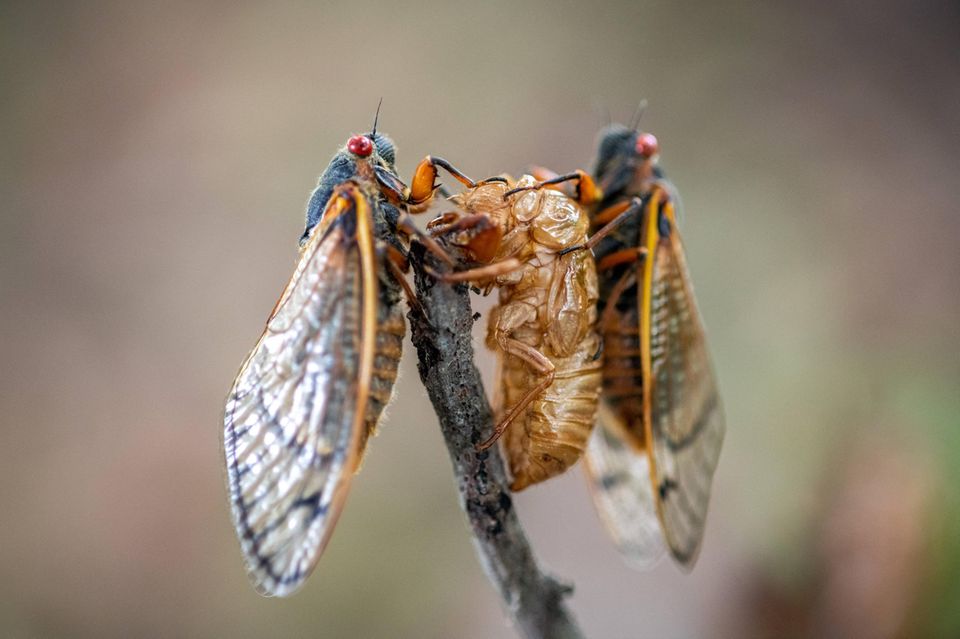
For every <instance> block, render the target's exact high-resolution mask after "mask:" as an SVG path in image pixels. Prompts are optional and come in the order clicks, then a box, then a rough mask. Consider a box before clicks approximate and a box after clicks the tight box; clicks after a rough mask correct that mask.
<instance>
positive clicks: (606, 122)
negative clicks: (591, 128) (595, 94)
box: [593, 98, 613, 126]
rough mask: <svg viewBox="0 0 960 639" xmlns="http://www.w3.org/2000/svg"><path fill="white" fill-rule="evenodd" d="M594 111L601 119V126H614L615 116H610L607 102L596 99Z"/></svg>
mask: <svg viewBox="0 0 960 639" xmlns="http://www.w3.org/2000/svg"><path fill="white" fill-rule="evenodd" d="M593 111H594V113H596V114H597V117H599V118H600V119H601V126H610V125H611V124H613V116H612V115H610V106H609V105H608V104H607V102H606V100H602V99H600V98H596V99H594V101H593Z"/></svg>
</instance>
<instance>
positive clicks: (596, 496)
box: [585, 403, 667, 569]
mask: <svg viewBox="0 0 960 639" xmlns="http://www.w3.org/2000/svg"><path fill="white" fill-rule="evenodd" d="M597 421H598V422H599V423H598V424H597V427H596V428H594V429H593V434H592V435H591V436H590V441H589V443H588V445H587V454H586V456H585V460H586V465H585V468H586V471H587V479H588V481H589V482H590V493H591V495H592V496H593V503H594V505H595V506H596V509H597V512H598V513H599V515H600V519H601V521H603V523H604V526H606V529H607V531H608V532H609V533H610V536H611V537H612V538H613V541H614V543H615V544H616V546H617V549H618V550H619V551H620V552H621V553H622V554H623V556H624V557H625V558H626V559H627V561H629V562H630V563H631V564H632V565H633V566H634V567H636V568H639V569H647V568H650V567H652V566H653V565H654V564H656V563H657V562H658V561H659V560H660V559H661V558H662V557H663V556H664V555H665V554H666V552H667V547H666V544H665V543H664V539H663V533H662V532H661V528H660V519H659V518H658V517H657V505H656V497H655V495H654V490H653V483H652V482H651V481H650V458H649V457H648V456H647V455H646V454H644V453H643V452H640V451H637V450H636V449H635V448H634V447H633V446H632V445H631V444H629V443H628V441H627V440H626V439H625V438H624V436H623V426H622V425H618V422H617V417H616V416H615V415H614V413H613V411H611V410H610V409H609V408H608V407H606V406H604V405H603V404H602V403H601V407H600V411H599V414H598V420H597Z"/></svg>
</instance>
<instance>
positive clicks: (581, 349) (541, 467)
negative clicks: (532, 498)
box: [501, 330, 601, 490]
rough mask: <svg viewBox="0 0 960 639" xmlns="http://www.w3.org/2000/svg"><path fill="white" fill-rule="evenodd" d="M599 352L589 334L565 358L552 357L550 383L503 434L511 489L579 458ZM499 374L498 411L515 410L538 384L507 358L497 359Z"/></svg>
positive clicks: (593, 404) (595, 389) (596, 386)
mask: <svg viewBox="0 0 960 639" xmlns="http://www.w3.org/2000/svg"><path fill="white" fill-rule="evenodd" d="M599 348H600V339H599V337H598V336H597V334H596V333H595V332H594V331H592V330H591V331H590V332H589V333H588V335H587V336H586V337H585V338H584V339H583V340H582V341H581V342H580V345H579V346H578V347H577V349H576V350H575V351H574V352H573V353H572V354H571V355H570V356H568V357H564V358H553V357H551V361H553V364H554V366H556V371H555V374H554V380H553V383H552V384H551V385H550V386H548V387H547V388H546V390H544V391H543V393H541V394H540V396H539V397H538V398H537V399H536V400H534V401H533V403H531V404H530V406H529V407H528V408H527V409H526V411H524V413H523V414H521V415H520V416H519V417H518V418H517V419H516V421H514V423H513V424H511V425H510V427H509V428H508V429H507V432H506V433H505V434H504V448H505V450H506V453H507V458H508V460H509V462H510V468H511V470H512V472H513V476H514V480H513V484H512V486H511V488H512V489H513V490H520V489H522V488H525V487H527V486H529V485H531V484H535V483H538V482H541V481H544V480H545V479H549V478H550V477H553V476H555V475H559V474H560V473H562V472H563V471H565V470H566V469H567V468H569V467H570V466H572V465H573V464H574V463H576V461H577V460H578V459H580V456H581V455H582V454H583V452H584V450H585V449H586V446H587V439H588V438H589V436H590V432H591V430H592V429H593V421H594V418H595V417H596V413H597V398H598V395H599V390H600V383H601V375H600V369H601V362H600V360H599V359H595V356H596V355H597V353H598V350H599ZM545 354H546V355H547V356H548V357H549V356H550V353H549V352H545ZM501 374H502V377H501V380H502V382H501V383H502V390H501V392H502V397H503V400H504V401H503V403H502V404H501V410H503V409H509V408H510V407H512V406H515V405H516V404H517V403H518V402H519V401H520V399H521V398H522V397H523V396H524V394H526V392H527V391H529V390H530V388H532V387H533V386H534V385H535V384H536V382H537V381H538V379H539V376H538V375H537V374H536V373H533V372H532V371H531V370H530V367H529V366H528V365H527V364H526V363H524V362H523V361H521V360H520V359H518V358H516V357H514V356H510V355H502V356H501Z"/></svg>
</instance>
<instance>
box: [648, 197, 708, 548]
mask: <svg viewBox="0 0 960 639" xmlns="http://www.w3.org/2000/svg"><path fill="white" fill-rule="evenodd" d="M654 204H656V202H654ZM657 210H658V209H657V207H656V206H651V209H650V211H649V212H648V218H649V219H648V220H646V221H645V222H646V229H645V235H646V245H647V249H648V253H647V255H648V256H650V258H649V259H648V261H647V263H646V264H645V272H644V286H643V287H641V292H640V295H641V300H640V302H641V310H642V314H641V332H642V334H643V339H642V345H643V347H644V350H645V351H646V352H645V353H644V357H643V360H644V362H643V364H644V368H645V369H646V370H645V371H644V379H645V380H649V383H648V384H647V388H645V391H644V392H645V395H646V398H645V400H646V401H645V402H644V403H645V406H646V407H647V410H648V411H649V412H648V414H647V415H645V423H646V428H647V441H648V442H650V444H648V445H651V444H652V451H651V452H652V455H651V462H652V465H653V473H652V477H653V479H654V488H655V490H656V491H657V510H658V514H659V516H660V519H661V521H662V523H663V528H664V534H665V536H666V539H667V543H668V544H669V546H670V549H671V551H672V552H673V555H674V556H675V557H676V559H677V560H678V561H679V562H680V563H681V564H684V565H687V566H692V565H693V563H694V562H695V561H696V557H697V553H698V552H699V549H700V543H701V541H702V538H703V529H704V523H705V519H706V515H707V507H708V505H709V502H710V486H711V483H712V480H713V473H714V470H715V469H716V466H717V460H718V458H719V455H720V448H721V444H722V442H723V436H724V431H725V424H724V418H723V409H722V406H721V404H720V399H719V395H718V392H717V386H716V380H715V378H714V374H713V368H712V365H711V362H710V356H709V352H708V350H707V343H706V335H705V332H704V327H703V321H702V319H701V318H700V313H699V311H698V309H697V306H696V301H695V299H694V296H693V289H692V287H691V284H690V278H689V275H688V273H687V267H686V261H685V259H684V254H683V246H682V244H681V241H680V237H679V234H678V233H677V231H676V226H675V224H674V218H673V209H672V206H671V204H670V203H667V204H665V205H664V208H663V209H661V213H660V215H657V214H656V211H657ZM662 216H665V218H666V221H664V217H662ZM661 231H663V232H664V233H663V234H661Z"/></svg>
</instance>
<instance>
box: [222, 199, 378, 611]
mask: <svg viewBox="0 0 960 639" xmlns="http://www.w3.org/2000/svg"><path fill="white" fill-rule="evenodd" d="M370 224H371V222H370V210H369V204H368V203H367V201H366V199H365V198H364V197H363V195H362V194H361V193H360V192H359V190H358V189H357V188H356V187H355V186H354V185H352V184H348V185H345V186H342V187H340V188H339V189H338V190H337V191H335V192H334V195H333V196H332V197H331V200H330V203H329V204H328V206H327V209H326V212H325V214H324V218H323V220H322V221H321V222H320V223H319V224H318V225H317V227H316V228H315V230H314V232H313V234H312V235H311V236H310V239H309V241H308V242H307V244H306V245H305V246H304V248H303V250H302V252H301V258H300V262H299V264H298V265H297V268H296V271H295V272H294V275H293V277H292V278H291V280H290V283H289V284H288V285H287V288H286V290H285V291H284V293H283V295H282V296H281V298H280V301H279V302H277V306H276V308H275V309H274V311H273V314H272V315H271V317H270V319H269V321H268V323H267V327H266V329H265V330H264V332H263V335H262V336H261V338H260V341H259V342H258V343H257V345H256V347H255V348H254V349H253V351H252V352H251V353H250V355H249V356H248V357H247V360H246V362H245V363H244V364H243V367H242V368H241V370H240V373H239V374H238V375H237V378H236V381H235V382H234V385H233V389H232V390H231V391H230V395H229V396H228V398H227V404H226V409H225V413H224V428H223V449H224V454H225V458H226V471H227V484H228V490H229V494H230V502H231V510H232V515H233V522H234V525H235V527H236V531H237V535H238V537H239V538H240V544H241V547H242V549H243V554H244V557H245V559H246V564H247V569H248V571H249V574H250V578H251V580H252V581H253V582H254V585H255V586H256V588H257V590H258V591H260V592H261V593H262V594H265V595H278V596H283V595H289V594H291V593H292V592H294V591H295V590H297V589H298V588H299V587H300V586H301V585H302V583H303V580H304V579H305V578H306V577H307V576H308V575H309V573H310V572H311V570H312V569H313V567H314V565H315V564H316V562H317V559H318V558H319V556H320V554H321V553H322V552H323V548H324V546H325V545H326V543H327V540H328V538H329V536H330V533H331V532H332V530H333V527H334V524H336V521H337V517H338V516H339V514H340V510H341V507H342V505H343V500H344V498H345V497H346V494H347V490H348V488H349V485H350V481H351V479H352V477H353V474H354V471H355V470H356V468H357V466H358V463H359V459H360V455H361V452H362V451H361V450H360V448H361V445H362V442H363V441H364V440H365V438H364V437H363V436H362V431H363V425H364V413H365V407H366V406H367V398H368V394H369V385H370V376H371V369H372V363H373V357H374V331H375V322H374V319H375V310H376V309H375V308H374V304H375V302H376V300H377V290H376V286H377V280H376V274H375V273H374V272H373V267H374V266H373V265H374V262H373V238H372V234H371V231H370Z"/></svg>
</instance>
